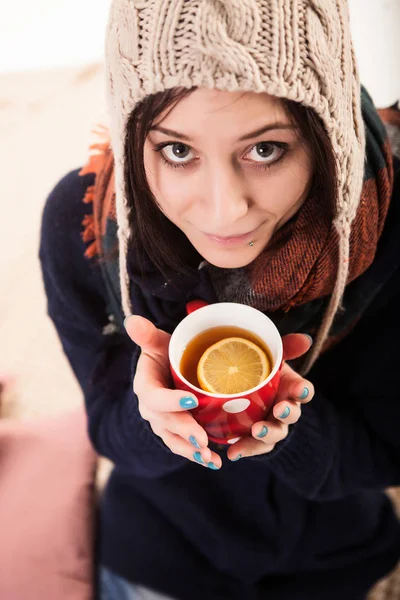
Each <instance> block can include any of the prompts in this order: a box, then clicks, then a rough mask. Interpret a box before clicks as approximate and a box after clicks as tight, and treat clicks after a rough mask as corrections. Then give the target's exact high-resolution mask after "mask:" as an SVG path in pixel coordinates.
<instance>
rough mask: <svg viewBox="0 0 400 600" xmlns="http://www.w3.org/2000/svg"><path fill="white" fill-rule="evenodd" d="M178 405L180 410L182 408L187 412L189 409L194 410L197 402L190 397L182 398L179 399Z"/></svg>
mask: <svg viewBox="0 0 400 600" xmlns="http://www.w3.org/2000/svg"><path fill="white" fill-rule="evenodd" d="M179 404H180V406H181V408H184V409H185V410H188V409H190V408H196V406H198V403H197V401H196V400H195V399H194V398H192V397H191V396H184V397H183V398H181V399H180V401H179Z"/></svg>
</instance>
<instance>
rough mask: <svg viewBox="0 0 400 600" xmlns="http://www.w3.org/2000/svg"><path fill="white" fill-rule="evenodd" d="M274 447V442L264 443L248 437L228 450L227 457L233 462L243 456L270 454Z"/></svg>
mask: <svg viewBox="0 0 400 600" xmlns="http://www.w3.org/2000/svg"><path fill="white" fill-rule="evenodd" d="M273 449H274V444H264V443H263V442H261V441H258V440H255V439H254V438H251V437H247V438H243V439H242V440H240V442H237V443H236V444H234V445H233V446H232V447H231V448H229V450H228V454H227V457H228V458H229V460H231V461H232V462H236V461H238V460H239V459H241V458H248V457H250V456H259V455H260V454H268V452H271V450H273Z"/></svg>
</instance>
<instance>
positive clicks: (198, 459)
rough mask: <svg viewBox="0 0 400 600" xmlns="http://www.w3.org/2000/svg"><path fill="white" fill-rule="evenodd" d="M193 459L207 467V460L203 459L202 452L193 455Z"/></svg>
mask: <svg viewBox="0 0 400 600" xmlns="http://www.w3.org/2000/svg"><path fill="white" fill-rule="evenodd" d="M193 458H194V460H195V461H196V462H198V463H200V464H201V465H205V464H206V462H205V460H204V459H203V457H202V455H201V454H200V452H195V453H194V454H193Z"/></svg>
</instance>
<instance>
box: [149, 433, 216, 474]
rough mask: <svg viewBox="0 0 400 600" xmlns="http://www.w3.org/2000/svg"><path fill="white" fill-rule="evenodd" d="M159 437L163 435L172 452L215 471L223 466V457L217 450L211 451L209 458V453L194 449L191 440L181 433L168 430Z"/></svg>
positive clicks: (162, 437)
mask: <svg viewBox="0 0 400 600" xmlns="http://www.w3.org/2000/svg"><path fill="white" fill-rule="evenodd" d="M159 437H161V439H162V440H163V442H164V444H165V445H166V446H168V448H169V449H170V450H171V452H173V453H174V454H177V455H178V456H182V457H183V458H187V459H188V460H190V461H192V462H195V463H196V464H198V465H201V466H203V467H208V468H209V469H211V470H213V471H216V470H218V469H220V468H221V467H222V460H221V457H220V456H218V454H216V453H215V452H211V455H210V458H209V457H208V454H205V455H204V453H203V451H199V450H194V448H193V446H192V445H191V444H190V443H189V442H187V441H186V440H184V439H182V438H181V437H180V436H179V435H176V434H174V433H171V432H170V431H167V430H165V431H164V432H162V435H160V436H159Z"/></svg>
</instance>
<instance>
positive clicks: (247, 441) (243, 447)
mask: <svg viewBox="0 0 400 600" xmlns="http://www.w3.org/2000/svg"><path fill="white" fill-rule="evenodd" d="M288 431H289V427H288V425H286V424H284V423H281V422H280V421H271V420H270V421H259V422H258V423H255V424H254V425H253V427H252V429H251V433H252V437H244V438H242V439H241V440H239V441H238V442H236V444H233V445H232V446H231V447H230V448H229V450H228V453H227V456H228V458H229V459H230V460H234V459H235V458H236V457H237V455H238V454H241V455H242V456H243V457H244V456H253V455H252V454H251V453H250V454H249V452H251V450H252V448H254V447H258V446H257V445H255V444H254V443H253V442H258V443H261V444H263V445H266V446H274V445H275V444H276V443H277V442H280V441H281V440H283V439H285V437H286V436H287V434H288Z"/></svg>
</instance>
